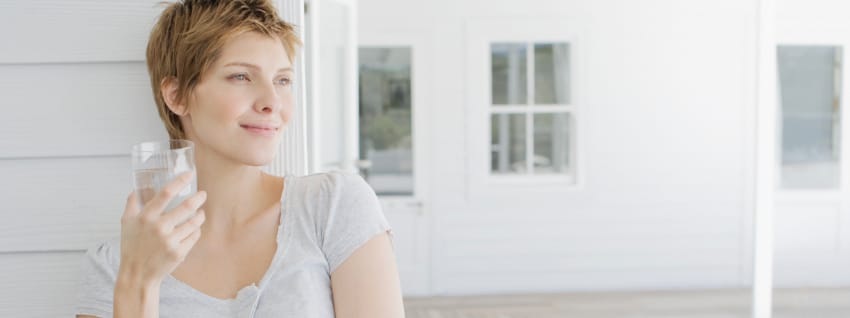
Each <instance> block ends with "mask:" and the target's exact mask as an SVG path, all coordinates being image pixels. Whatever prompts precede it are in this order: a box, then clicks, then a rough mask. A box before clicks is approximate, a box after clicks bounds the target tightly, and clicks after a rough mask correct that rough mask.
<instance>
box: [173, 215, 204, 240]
mask: <svg viewBox="0 0 850 318" xmlns="http://www.w3.org/2000/svg"><path fill="white" fill-rule="evenodd" d="M205 220H206V214H205V213H204V210H200V211H198V214H196V215H195V216H193V217H192V218H191V219H189V220H188V221H186V223H183V224H180V225H179V226H177V227H175V228H174V231H172V232H171V235H170V236H171V240H173V241H176V242H183V241H185V240H186V239H187V237H188V236H190V235H191V234H192V233H194V232H195V231H198V230H200V228H201V224H204V221H205ZM181 244H182V243H181Z"/></svg>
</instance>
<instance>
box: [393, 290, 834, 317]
mask: <svg viewBox="0 0 850 318" xmlns="http://www.w3.org/2000/svg"><path fill="white" fill-rule="evenodd" d="M750 303H751V301H750V291H749V290H713V291H667V292H623V293H566V294H540V295H506V296H463V297H430V298H407V299H405V309H406V312H407V318H554V317H577V318H621V317H625V318H655V317H658V318H674V317H675V318H749V317H750ZM773 308H774V314H773V317H774V318H850V288H848V289H792V290H777V291H776V292H775V295H774V306H773Z"/></svg>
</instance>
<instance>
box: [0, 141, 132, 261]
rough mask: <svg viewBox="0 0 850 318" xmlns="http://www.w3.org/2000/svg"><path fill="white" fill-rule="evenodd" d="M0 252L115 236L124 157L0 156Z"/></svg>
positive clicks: (126, 182) (124, 182)
mask: <svg viewBox="0 0 850 318" xmlns="http://www.w3.org/2000/svg"><path fill="white" fill-rule="evenodd" d="M0 175H2V176H3V178H4V180H6V181H5V182H2V183H0V202H3V203H4V206H3V207H2V208H0V218H2V219H3V220H5V221H4V222H0V253H2V252H11V251H29V252H33V251H55V250H83V249H86V248H88V247H90V246H92V245H93V244H94V243H95V242H98V241H100V240H103V239H106V238H109V237H112V236H118V235H119V233H120V227H121V224H120V222H121V215H122V213H123V211H124V204H125V203H126V199H127V195H128V194H129V193H130V190H131V189H132V187H131V181H130V180H131V179H130V177H131V173H130V157H129V156H120V157H87V158H70V159H29V160H0Z"/></svg>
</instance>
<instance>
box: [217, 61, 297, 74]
mask: <svg viewBox="0 0 850 318" xmlns="http://www.w3.org/2000/svg"><path fill="white" fill-rule="evenodd" d="M227 66H244V67H247V68H250V69H254V70H260V67H259V66H257V65H254V64H251V63H245V62H230V63H227V64H224V67H227ZM286 71H292V67H284V68H281V69H278V70H277V72H278V73H280V72H286Z"/></svg>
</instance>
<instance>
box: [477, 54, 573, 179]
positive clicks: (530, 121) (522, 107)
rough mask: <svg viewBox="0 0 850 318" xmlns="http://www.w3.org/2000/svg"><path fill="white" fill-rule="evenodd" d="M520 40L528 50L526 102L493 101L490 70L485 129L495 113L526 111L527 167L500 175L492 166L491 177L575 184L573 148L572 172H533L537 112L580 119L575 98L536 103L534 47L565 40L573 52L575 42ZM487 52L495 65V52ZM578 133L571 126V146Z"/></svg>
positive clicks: (488, 127)
mask: <svg viewBox="0 0 850 318" xmlns="http://www.w3.org/2000/svg"><path fill="white" fill-rule="evenodd" d="M496 43H498V42H491V45H492V44H496ZM519 43H521V44H525V50H526V58H525V69H526V81H525V87H526V101H525V103H524V104H515V105H513V104H511V105H497V104H494V103H493V100H492V96H493V93H492V86H493V85H492V81H493V76H492V72H491V73H490V76H488V77H487V78H488V79H489V81H488V83H489V87H491V91H490V99H489V100H490V102H489V103H488V109H489V110H488V115H487V118H488V121H487V124H488V125H487V128H486V129H485V130H486V131H490V128H491V126H490V123H491V121H490V120H489V119H490V118H491V116H492V115H496V114H523V115H525V127H526V128H525V158H526V160H525V169H526V172H524V173H516V174H512V175H510V174H497V173H493V169H492V167H491V168H490V169H489V171H488V177H489V178H491V179H502V180H508V181H513V180H516V179H525V178H529V179H534V180H539V179H554V180H556V181H557V180H563V182H566V183H572V182H573V180H574V176H575V171H576V165H575V158H576V152H575V151H574V150H573V149H570V150H571V151H570V152H569V157H570V158H569V163H570V165H569V171H568V172H566V173H549V174H537V173H535V172H534V115H536V114H553V115H554V114H567V115H569V116H570V117H569V118H570V122H571V123H574V122H576V121H577V120H576V114H575V113H576V107H575V105H574V104H572V98H570V101H569V102H568V103H567V104H538V103H535V102H534V101H535V99H536V95H535V89H536V88H535V86H534V85H535V78H536V77H535V69H536V67H535V65H534V62H535V55H534V54H535V52H534V46H535V45H536V44H561V43H566V44H567V45H569V50H570V52H572V50H573V43H571V42H569V41H557V42H550V41H546V42H531V41H525V42H519ZM488 53H489V54H490V55H489V57H488V61H489V62H488V63H489V64H491V65H492V57H493V55H492V53H491V52H488ZM568 63H570V64H571V65H572V54H570V59H569V61H568ZM568 76H570V79H569V80H568V81H567V83H569V84H570V86H572V77H573V74H572V73H570V74H568ZM571 88H572V87H568V88H567V91H568V92H570V93H572V89H571ZM571 97H572V96H571ZM575 135H576V134H575V127H574V125H570V130H569V135H568V136H567V138H569V140H570V142H569V145H570V146H571V147H572V146H573V145H575V141H576V140H575ZM488 140H490V146H491V147H492V144H493V140H492V139H489V138H488ZM490 153H491V155H492V148H491V150H490Z"/></svg>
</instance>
